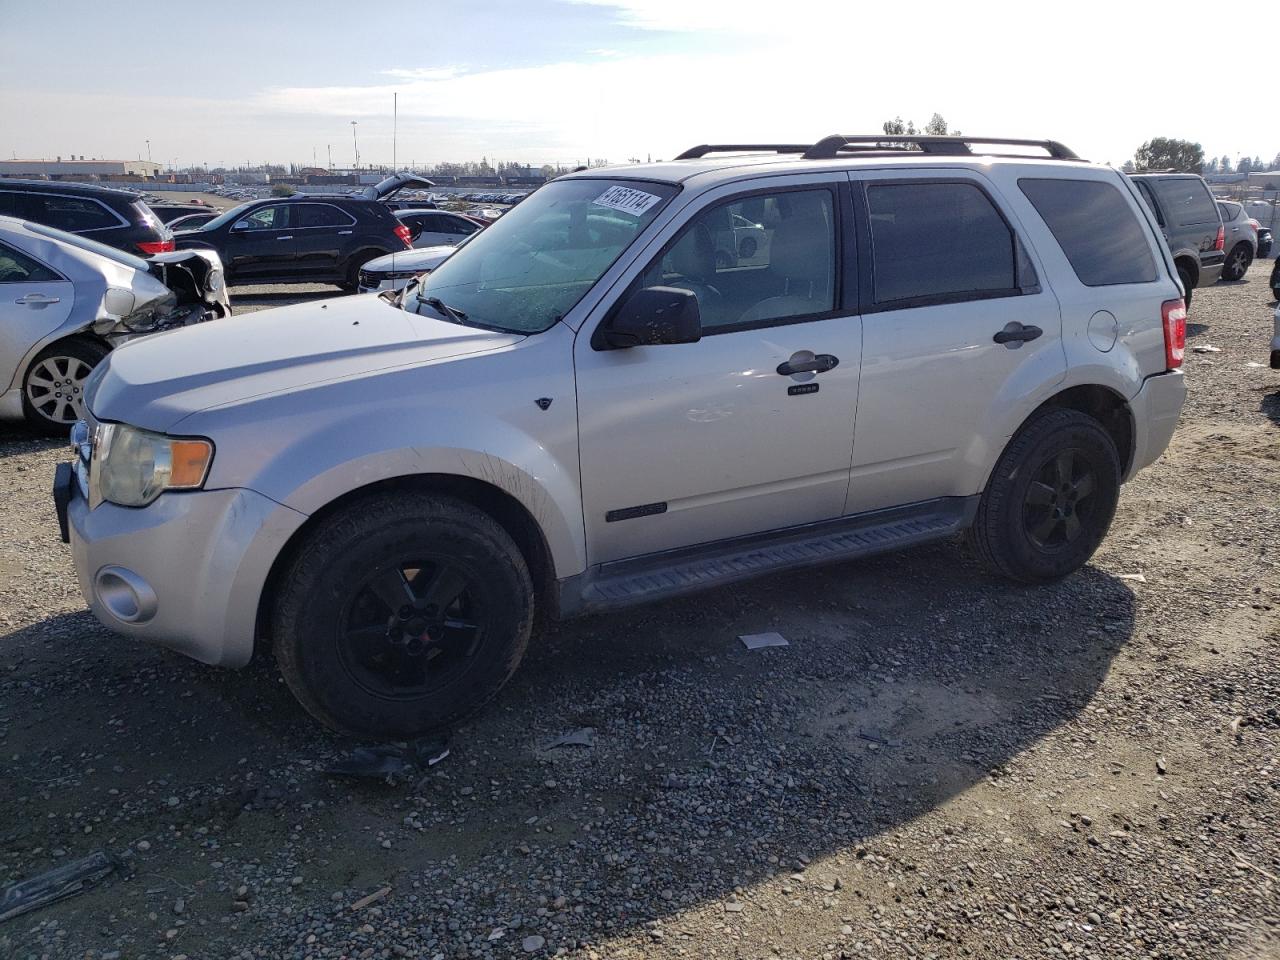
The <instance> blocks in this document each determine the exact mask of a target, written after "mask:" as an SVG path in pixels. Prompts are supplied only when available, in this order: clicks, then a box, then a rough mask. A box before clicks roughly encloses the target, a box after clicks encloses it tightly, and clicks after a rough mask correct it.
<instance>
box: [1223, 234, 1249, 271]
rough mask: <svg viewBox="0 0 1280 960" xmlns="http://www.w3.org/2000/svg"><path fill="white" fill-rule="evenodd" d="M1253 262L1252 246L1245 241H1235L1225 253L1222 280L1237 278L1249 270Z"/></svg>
mask: <svg viewBox="0 0 1280 960" xmlns="http://www.w3.org/2000/svg"><path fill="white" fill-rule="evenodd" d="M1252 263H1253V248H1252V247H1250V246H1249V244H1247V243H1237V244H1236V245H1235V246H1234V247H1232V248H1231V252H1230V253H1229V254H1227V262H1226V263H1225V264H1224V265H1223V267H1222V279H1223V280H1239V279H1241V278H1242V277H1243V276H1244V275H1245V274H1246V273H1248V272H1249V265H1250V264H1252Z"/></svg>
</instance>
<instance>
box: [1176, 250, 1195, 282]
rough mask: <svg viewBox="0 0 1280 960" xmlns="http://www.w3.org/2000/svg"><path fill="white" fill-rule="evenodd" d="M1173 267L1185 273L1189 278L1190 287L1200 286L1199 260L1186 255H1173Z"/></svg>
mask: <svg viewBox="0 0 1280 960" xmlns="http://www.w3.org/2000/svg"><path fill="white" fill-rule="evenodd" d="M1173 265H1174V267H1177V268H1182V269H1185V270H1186V271H1187V276H1189V277H1190V278H1191V286H1192V287H1198V286H1200V259H1199V258H1198V257H1193V256H1191V255H1190V254H1187V253H1179V254H1175V255H1174V258H1173Z"/></svg>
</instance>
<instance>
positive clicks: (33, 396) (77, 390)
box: [22, 338, 111, 436]
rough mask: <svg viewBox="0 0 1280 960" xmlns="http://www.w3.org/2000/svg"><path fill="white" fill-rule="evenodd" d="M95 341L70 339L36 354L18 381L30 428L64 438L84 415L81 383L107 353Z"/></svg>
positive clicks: (105, 347)
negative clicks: (60, 435) (20, 384)
mask: <svg viewBox="0 0 1280 960" xmlns="http://www.w3.org/2000/svg"><path fill="white" fill-rule="evenodd" d="M110 352H111V351H110V349H109V348H108V347H107V346H106V344H103V343H99V342H98V341H96V340H82V339H79V338H72V339H69V340H60V341H58V342H57V343H54V344H51V345H50V346H48V347H46V348H45V349H44V350H42V351H41V352H40V353H39V354H37V355H36V358H35V359H34V360H32V361H31V366H30V367H28V368H27V372H26V375H25V376H23V378H22V412H23V415H24V416H25V417H26V418H27V423H28V424H30V425H31V427H32V428H34V429H36V430H39V431H41V432H42V433H48V434H62V435H63V436H66V433H67V431H68V430H69V429H70V428H71V425H72V424H73V423H75V422H76V421H77V420H79V419H81V418H82V417H83V416H84V384H85V380H87V379H88V377H89V374H90V373H92V372H93V368H94V367H96V366H97V365H98V364H99V363H101V362H102V358H103V357H105V356H106V355H107V354H108V353H110Z"/></svg>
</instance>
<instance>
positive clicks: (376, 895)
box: [351, 887, 391, 913]
mask: <svg viewBox="0 0 1280 960" xmlns="http://www.w3.org/2000/svg"><path fill="white" fill-rule="evenodd" d="M390 892H391V888H390V887H379V888H378V889H377V890H375V891H373V893H371V894H369V895H368V896H367V897H361V898H360V899H359V900H357V901H356V902H355V903H353V904H352V905H351V912H352V913H355V912H356V911H357V910H363V909H364V908H365V907H367V906H369V905H370V904H373V903H377V902H378V901H379V900H381V899H382V898H383V897H385V896H386V895H387V894H388V893H390Z"/></svg>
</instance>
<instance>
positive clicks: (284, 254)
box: [226, 203, 298, 281]
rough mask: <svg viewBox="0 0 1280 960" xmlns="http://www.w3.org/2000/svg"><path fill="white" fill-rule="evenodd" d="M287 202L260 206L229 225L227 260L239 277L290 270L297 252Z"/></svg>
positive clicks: (284, 272)
mask: <svg viewBox="0 0 1280 960" xmlns="http://www.w3.org/2000/svg"><path fill="white" fill-rule="evenodd" d="M289 214H290V205H289V204H287V203H274V204H270V205H269V206H265V207H259V208H258V209H257V210H254V211H253V212H252V213H249V214H246V215H245V216H243V217H241V218H240V219H239V220H237V221H236V222H235V223H234V224H232V225H231V229H230V231H229V232H228V233H227V253H228V257H227V258H226V259H227V260H228V261H229V262H228V264H227V266H228V269H229V272H230V274H231V276H232V277H233V278H234V279H236V280H238V281H244V280H252V279H255V278H264V279H265V278H269V277H278V276H282V275H287V274H289V273H290V272H291V271H292V269H293V265H294V260H296V259H297V256H298V247H297V243H296V241H295V240H294V235H293V230H292V229H291V224H290V222H289Z"/></svg>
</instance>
